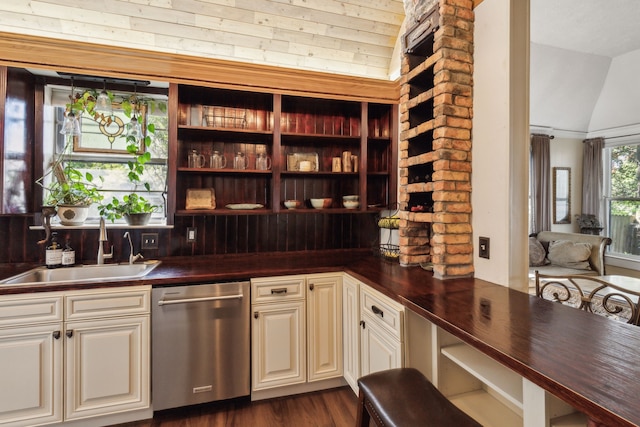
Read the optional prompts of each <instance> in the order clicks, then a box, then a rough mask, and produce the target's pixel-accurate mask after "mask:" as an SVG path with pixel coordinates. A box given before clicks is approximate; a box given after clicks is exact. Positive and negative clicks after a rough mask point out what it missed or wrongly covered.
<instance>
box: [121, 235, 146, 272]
mask: <svg viewBox="0 0 640 427" xmlns="http://www.w3.org/2000/svg"><path fill="white" fill-rule="evenodd" d="M124 237H125V238H127V239H129V264H133V263H134V262H136V261H137V260H139V259H144V257H143V256H142V254H140V253H138V254H135V255H134V254H133V243H131V235H130V234H129V232H128V231H125V233H124Z"/></svg>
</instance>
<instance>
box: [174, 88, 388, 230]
mask: <svg viewBox="0 0 640 427" xmlns="http://www.w3.org/2000/svg"><path fill="white" fill-rule="evenodd" d="M170 105H171V107H172V108H174V109H175V111H176V112H177V114H176V118H175V121H176V123H175V127H174V128H175V130H170V147H173V148H170V155H169V157H170V164H169V175H170V183H169V203H168V205H169V217H172V214H176V215H221V214H226V215H228V214H233V215H238V214H247V215H261V214H269V213H280V212H287V213H291V214H295V213H309V212H316V213H317V212H322V213H331V214H345V213H349V214H353V213H366V212H370V211H373V212H375V211H377V210H378V209H379V208H381V207H383V206H387V205H389V204H390V203H393V202H395V198H396V188H397V172H396V171H397V156H396V153H397V146H398V141H397V139H398V138H397V134H398V124H397V116H398V107H397V105H393V104H376V103H368V102H360V101H346V100H338V99H322V98H311V97H302V96H292V95H280V94H272V93H260V92H248V91H240V90H230V89H221V88H203V87H197V86H188V85H173V84H172V85H171V88H170ZM193 150H195V151H197V152H198V153H199V154H203V155H204V156H205V165H204V167H202V168H189V167H187V156H188V154H189V153H191V152H192V151H193ZM213 151H218V152H219V153H221V154H222V155H224V156H225V158H226V159H227V166H226V168H224V169H212V168H211V167H210V163H209V156H210V155H211V154H212V153H213ZM345 151H348V152H350V153H351V154H352V155H353V156H355V157H354V161H355V162H356V164H354V165H353V170H352V171H341V172H333V171H332V159H333V158H334V157H340V158H341V159H342V155H343V152H345ZM238 152H241V153H243V154H244V156H245V157H246V158H247V163H248V167H247V169H244V170H234V169H233V158H234V156H235V155H236V153H238ZM258 153H266V154H267V155H268V156H269V157H270V158H271V161H272V168H271V169H270V170H267V171H262V170H256V169H255V157H256V155H257V154H258ZM300 154H302V155H316V154H317V170H313V171H310V172H307V171H299V170H296V169H295V168H294V169H292V168H291V165H289V164H288V157H289V156H292V155H294V156H295V155H300ZM355 159H357V160H355ZM171 177H174V178H173V180H174V181H173V182H171V180H172V178H171ZM172 188H174V189H175V190H174V191H173V192H172V191H171V189H172ZM193 188H196V189H199V188H213V189H214V191H215V197H216V209H210V210H187V209H186V208H185V206H186V199H185V195H186V193H187V190H188V189H193ZM351 194H358V195H359V196H360V207H359V208H358V209H344V208H343V206H342V196H344V195H351ZM321 197H331V198H333V204H332V206H331V208H328V209H321V210H316V209H313V208H311V207H310V205H309V203H308V200H309V199H311V198H321ZM289 199H297V200H303V201H304V202H305V206H306V208H305V209H296V210H287V209H286V208H285V207H284V205H283V203H284V201H285V200H289ZM231 203H254V204H261V205H263V206H264V209H255V210H246V211H244V210H229V209H225V208H224V206H226V205H227V204H231Z"/></svg>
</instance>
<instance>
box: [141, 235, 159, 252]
mask: <svg viewBox="0 0 640 427" xmlns="http://www.w3.org/2000/svg"><path fill="white" fill-rule="evenodd" d="M142 249H158V233H142Z"/></svg>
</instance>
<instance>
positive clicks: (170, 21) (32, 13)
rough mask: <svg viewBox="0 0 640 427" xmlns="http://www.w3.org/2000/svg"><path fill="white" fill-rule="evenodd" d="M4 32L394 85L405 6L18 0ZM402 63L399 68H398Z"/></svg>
mask: <svg viewBox="0 0 640 427" xmlns="http://www.w3.org/2000/svg"><path fill="white" fill-rule="evenodd" d="M0 17H1V18H0V31H4V32H10V33H19V34H27V35H35V36H43V37H50V38H63V39H67V40H73V41H83V42H90V43H98V44H106V45H112V46H122V47H131V48H138V49H144V50H151V51H160V52H168V53H179V54H184V55H194V56H199V57H208V58H216V59H223V60H232V61H242V62H248V63H255V64H266V65H275V66H282V67H287V68H293V69H296V68H297V69H305V70H312V71H321V72H328V73H337V74H344V75H351V76H361V77H370V78H375V79H385V80H388V79H394V78H396V77H397V68H399V64H393V61H392V58H394V57H398V58H399V55H394V49H395V48H396V42H397V40H398V34H399V33H400V31H401V30H400V29H401V26H402V23H403V21H404V6H403V1H402V0H102V1H81V2H78V1H76V0H13V1H2V2H0ZM397 62H399V61H397Z"/></svg>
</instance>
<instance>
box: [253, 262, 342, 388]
mask: <svg viewBox="0 0 640 427" xmlns="http://www.w3.org/2000/svg"><path fill="white" fill-rule="evenodd" d="M251 301H252V310H251V311H252V316H253V319H252V328H251V350H252V386H251V387H252V388H251V389H252V398H254V399H255V398H260V397H258V394H256V392H260V391H264V390H269V389H276V388H279V387H283V386H294V385H303V384H310V383H316V382H318V383H319V382H320V381H322V380H327V379H332V378H341V377H342V274H341V273H335V274H310V275H292V276H282V277H265V278H258V279H252V280H251ZM287 390H289V391H288V392H293V391H291V389H287ZM300 391H306V390H305V389H300ZM274 395H276V394H272V395H270V396H274Z"/></svg>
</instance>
